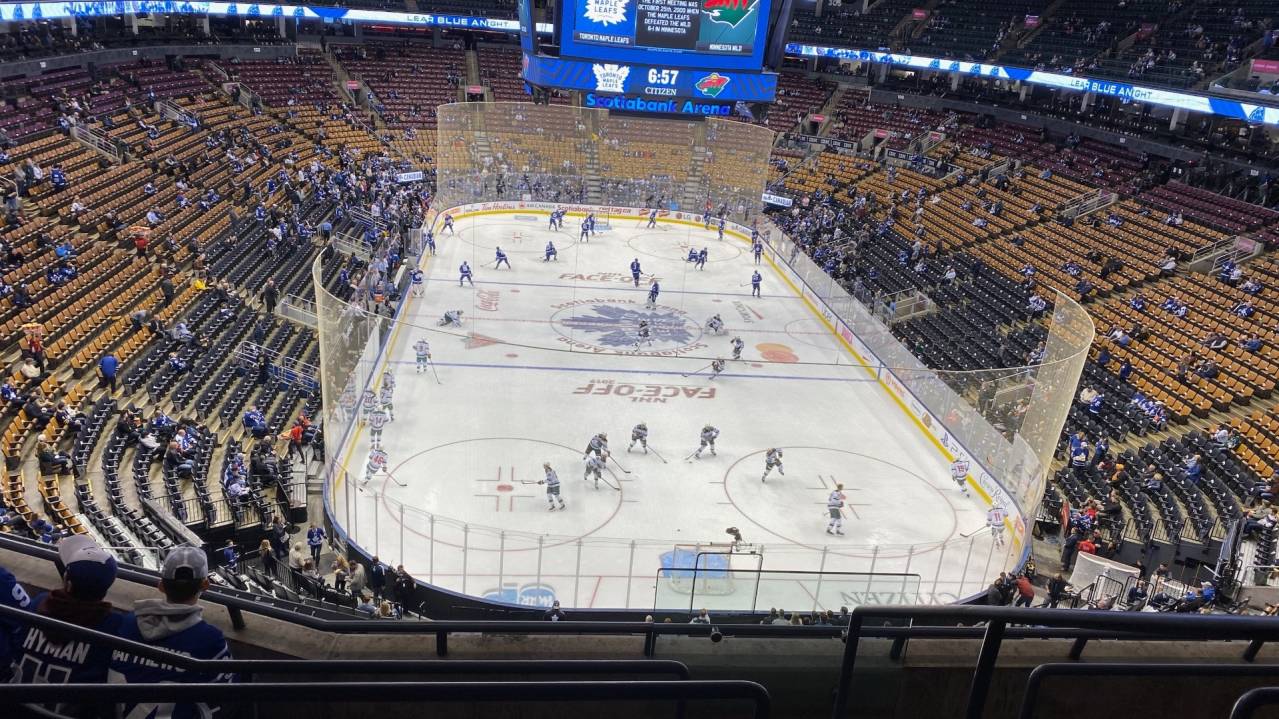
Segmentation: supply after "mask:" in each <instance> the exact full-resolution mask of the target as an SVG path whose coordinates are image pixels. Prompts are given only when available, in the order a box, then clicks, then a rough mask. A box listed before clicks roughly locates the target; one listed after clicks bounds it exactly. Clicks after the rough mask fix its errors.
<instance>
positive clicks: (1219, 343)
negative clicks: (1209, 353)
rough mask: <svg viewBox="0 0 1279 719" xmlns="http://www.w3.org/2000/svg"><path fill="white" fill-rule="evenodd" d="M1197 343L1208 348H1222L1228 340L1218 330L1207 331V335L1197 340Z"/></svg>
mask: <svg viewBox="0 0 1279 719" xmlns="http://www.w3.org/2000/svg"><path fill="white" fill-rule="evenodd" d="M1199 344H1201V345H1204V346H1206V347H1208V349H1212V350H1223V349H1225V348H1226V345H1227V344H1229V340H1227V339H1226V336H1225V335H1223V334H1221V333H1220V332H1209V333H1208V334H1207V336H1205V337H1204V338H1203V339H1202V340H1200V341H1199Z"/></svg>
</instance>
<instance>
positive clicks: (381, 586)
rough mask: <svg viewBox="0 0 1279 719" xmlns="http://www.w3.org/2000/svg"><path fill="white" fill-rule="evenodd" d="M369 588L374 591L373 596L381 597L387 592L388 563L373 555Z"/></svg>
mask: <svg viewBox="0 0 1279 719" xmlns="http://www.w3.org/2000/svg"><path fill="white" fill-rule="evenodd" d="M369 589H370V590H371V591H372V592H373V596H374V597H376V598H378V599H381V598H382V596H383V595H384V594H385V593H386V565H385V564H383V563H382V562H381V560H379V559H378V558H377V555H376V554H375V555H373V561H372V563H371V564H370V565H369Z"/></svg>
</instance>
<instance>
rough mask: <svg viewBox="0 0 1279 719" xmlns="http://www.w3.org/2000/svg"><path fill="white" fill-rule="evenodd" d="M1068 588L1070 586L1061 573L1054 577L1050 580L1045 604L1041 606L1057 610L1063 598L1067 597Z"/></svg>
mask: <svg viewBox="0 0 1279 719" xmlns="http://www.w3.org/2000/svg"><path fill="white" fill-rule="evenodd" d="M1067 586H1069V585H1068V584H1067V583H1066V580H1065V579H1064V578H1063V577H1062V576H1061V574H1060V573H1058V574H1056V575H1054V576H1053V578H1052V579H1050V580H1048V592H1047V594H1046V595H1045V596H1044V603H1043V604H1040V605H1039V606H1041V607H1048V608H1049V609H1056V608H1057V604H1058V603H1060V602H1061V600H1062V598H1063V597H1064V596H1065V595H1066V587H1067Z"/></svg>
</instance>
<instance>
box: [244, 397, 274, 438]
mask: <svg viewBox="0 0 1279 719" xmlns="http://www.w3.org/2000/svg"><path fill="white" fill-rule="evenodd" d="M243 423H244V428H245V429H247V430H249V432H250V433H251V434H252V435H253V437H254V438H255V439H262V438H263V437H266V435H267V433H268V429H267V424H266V415H265V414H263V413H262V410H260V409H258V407H257V405H251V406H250V407H249V409H248V411H246V412H245V413H244V420H243Z"/></svg>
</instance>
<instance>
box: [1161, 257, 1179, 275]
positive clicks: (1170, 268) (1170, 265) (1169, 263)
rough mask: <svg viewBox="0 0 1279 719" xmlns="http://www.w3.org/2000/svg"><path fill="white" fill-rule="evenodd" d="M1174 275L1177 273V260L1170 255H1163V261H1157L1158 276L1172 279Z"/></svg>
mask: <svg viewBox="0 0 1279 719" xmlns="http://www.w3.org/2000/svg"><path fill="white" fill-rule="evenodd" d="M1176 273H1177V258H1176V257H1173V256H1172V255H1171V254H1167V255H1164V257H1163V259H1161V260H1159V274H1160V276H1162V277H1172V276H1173V275H1174V274H1176Z"/></svg>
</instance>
